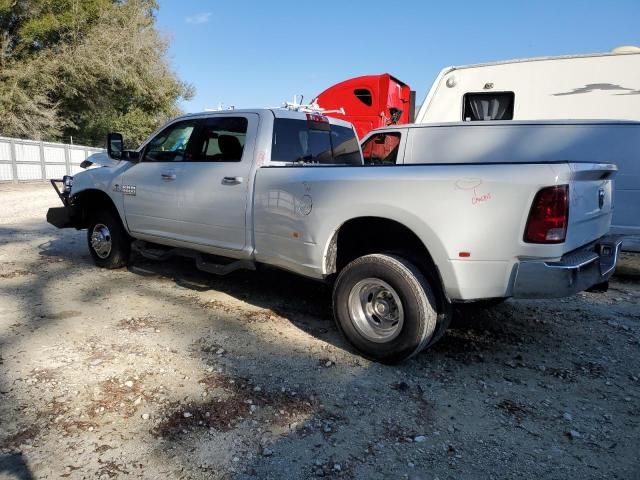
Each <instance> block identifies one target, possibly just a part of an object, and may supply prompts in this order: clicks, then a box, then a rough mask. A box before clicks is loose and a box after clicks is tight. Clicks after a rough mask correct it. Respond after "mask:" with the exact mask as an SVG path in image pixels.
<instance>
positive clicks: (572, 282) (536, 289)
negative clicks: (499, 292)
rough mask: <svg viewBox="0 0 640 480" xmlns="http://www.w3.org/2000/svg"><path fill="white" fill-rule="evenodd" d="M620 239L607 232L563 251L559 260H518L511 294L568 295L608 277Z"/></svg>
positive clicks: (603, 280) (601, 282)
mask: <svg viewBox="0 0 640 480" xmlns="http://www.w3.org/2000/svg"><path fill="white" fill-rule="evenodd" d="M621 244H622V239H621V238H620V236H617V235H607V236H604V237H602V238H600V239H599V240H597V241H596V242H594V243H592V244H590V245H588V246H586V247H583V248H580V249H578V250H575V251H573V252H571V253H568V254H566V255H564V256H563V257H562V258H561V259H560V260H559V261H556V262H545V261H541V260H522V261H521V262H520V263H519V264H518V267H517V271H516V274H515V279H514V282H513V289H512V296H513V297H514V298H561V297H569V296H571V295H574V294H576V293H578V292H581V291H583V290H587V289H589V288H591V287H594V286H596V285H600V284H603V283H605V282H607V281H608V280H609V278H610V277H611V275H612V274H613V271H614V270H615V268H616V263H617V261H618V254H619V252H620V245H621Z"/></svg>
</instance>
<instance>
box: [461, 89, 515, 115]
mask: <svg viewBox="0 0 640 480" xmlns="http://www.w3.org/2000/svg"><path fill="white" fill-rule="evenodd" d="M463 102H464V104H463V109H462V120H464V121H465V122H477V121H483V120H513V102H514V94H513V92H482V93H467V94H465V96H464V100H463Z"/></svg>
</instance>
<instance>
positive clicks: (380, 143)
mask: <svg viewBox="0 0 640 480" xmlns="http://www.w3.org/2000/svg"><path fill="white" fill-rule="evenodd" d="M399 147H400V133H399V132H390V133H379V134H377V135H373V136H372V137H370V138H369V139H368V140H367V141H366V142H365V143H364V144H363V145H362V156H363V157H364V164H365V165H395V163H396V162H397V161H398V148H399Z"/></svg>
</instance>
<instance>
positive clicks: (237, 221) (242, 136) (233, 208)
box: [175, 113, 259, 250]
mask: <svg viewBox="0 0 640 480" xmlns="http://www.w3.org/2000/svg"><path fill="white" fill-rule="evenodd" d="M258 121H259V116H258V114H252V113H243V114H238V113H221V114H218V115H214V116H211V117H208V118H204V119H199V120H198V128H197V132H196V134H195V138H194V140H193V143H192V146H190V150H189V152H190V154H191V155H190V156H189V158H187V159H186V160H187V161H184V162H181V164H180V166H179V171H178V173H177V182H176V208H177V215H176V217H175V218H176V221H177V223H178V225H179V229H178V232H177V238H178V239H180V240H183V241H186V242H189V243H193V244H198V245H208V246H213V247H218V248H222V249H227V250H242V249H243V248H245V247H246V246H247V213H248V209H249V208H250V206H249V205H248V201H249V188H250V184H251V181H250V180H251V169H252V166H253V159H254V151H255V141H256V136H257V132H258Z"/></svg>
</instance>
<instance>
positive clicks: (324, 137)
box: [271, 114, 362, 165]
mask: <svg viewBox="0 0 640 480" xmlns="http://www.w3.org/2000/svg"><path fill="white" fill-rule="evenodd" d="M271 161H272V162H285V163H299V164H317V165H362V157H361V155H360V147H359V145H358V139H357V137H356V135H355V132H354V130H353V129H352V128H350V127H345V126H342V125H335V124H331V123H328V121H326V117H322V116H319V115H313V114H308V115H307V119H306V120H305V119H302V118H301V119H297V118H276V119H275V120H274V126H273V143H272V147H271Z"/></svg>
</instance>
